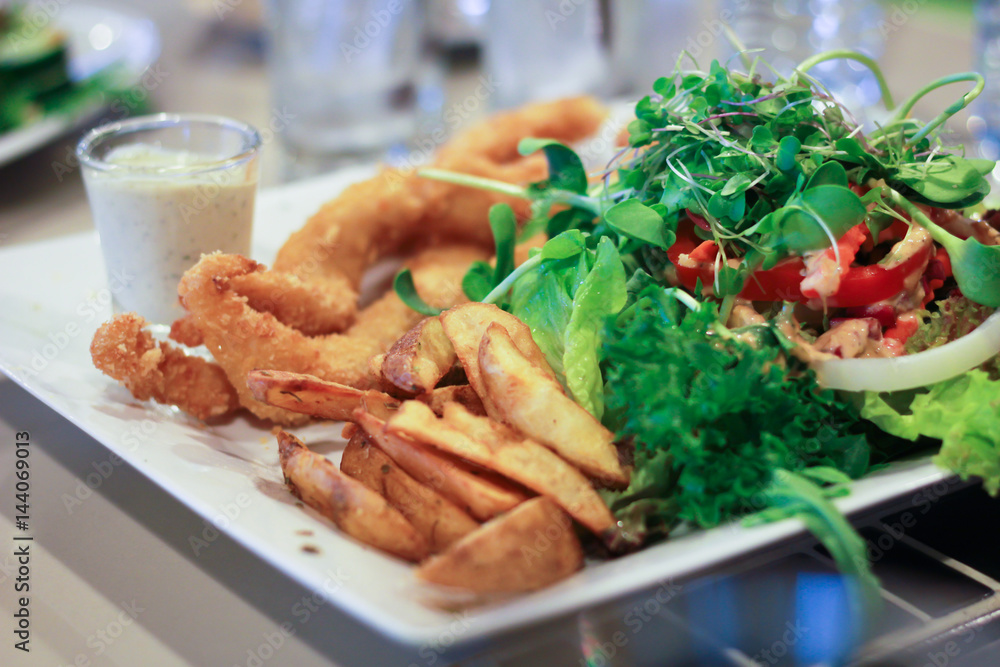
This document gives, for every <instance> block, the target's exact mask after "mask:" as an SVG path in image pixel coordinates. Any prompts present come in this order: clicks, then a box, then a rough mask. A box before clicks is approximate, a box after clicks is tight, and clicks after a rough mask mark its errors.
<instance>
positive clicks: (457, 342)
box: [248, 303, 630, 594]
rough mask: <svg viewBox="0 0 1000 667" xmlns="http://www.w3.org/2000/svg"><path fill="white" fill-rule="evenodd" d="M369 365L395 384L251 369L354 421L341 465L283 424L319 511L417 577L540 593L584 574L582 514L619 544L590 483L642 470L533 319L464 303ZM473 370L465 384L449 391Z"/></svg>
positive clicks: (284, 390)
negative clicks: (534, 331) (376, 386)
mask: <svg viewBox="0 0 1000 667" xmlns="http://www.w3.org/2000/svg"><path fill="white" fill-rule="evenodd" d="M369 363H370V367H371V371H372V374H373V376H374V377H377V378H379V381H380V382H381V383H382V386H383V387H385V388H386V390H387V391H388V392H389V393H383V392H379V391H370V390H369V391H362V390H358V389H352V388H350V387H344V386H342V385H337V384H335V383H331V382H324V381H321V380H318V379H316V378H313V377H310V376H305V375H296V374H292V373H277V372H270V371H255V372H253V373H251V374H250V377H249V378H248V385H249V386H250V387H251V390H252V391H253V393H254V396H255V397H257V398H258V399H259V400H262V401H264V402H266V403H269V404H271V405H276V406H278V407H284V408H287V409H291V410H295V411H297V412H303V413H306V414H312V415H314V416H318V417H323V418H328V419H344V420H348V421H350V422H351V423H349V424H347V425H346V426H345V427H344V430H343V433H344V436H345V437H348V438H350V441H349V442H348V444H347V447H346V448H345V450H344V452H343V457H342V459H341V467H340V470H339V471H338V470H337V469H336V466H334V465H333V464H332V463H331V462H330V461H328V460H327V459H326V458H325V457H322V456H319V455H317V454H313V453H312V452H309V451H308V450H307V449H306V448H305V447H304V446H303V445H302V443H300V442H298V441H297V440H295V439H294V437H292V436H290V435H288V434H287V433H284V432H282V433H280V434H279V436H278V439H279V444H280V446H279V451H280V455H281V464H282V469H283V470H284V471H285V477H286V481H287V482H288V484H289V486H290V488H291V489H292V491H293V492H294V493H296V495H299V496H300V497H301V498H302V499H303V501H304V502H305V503H306V504H307V505H309V506H310V507H313V508H315V509H317V510H319V511H320V512H321V513H323V514H324V515H325V516H327V517H329V518H331V519H332V520H333V521H334V522H335V523H336V524H337V525H338V526H339V527H340V528H341V529H343V530H344V531H345V532H346V533H348V534H349V535H352V536H354V537H355V538H357V539H359V540H361V541H363V542H365V543H367V544H372V545H374V546H377V547H379V548H380V549H383V550H385V551H388V552H389V553H392V554H395V555H398V556H400V557H403V558H407V559H409V560H413V561H416V562H419V563H420V566H419V567H418V569H417V570H416V576H417V577H418V578H420V579H422V580H424V581H426V582H430V583H434V584H439V585H443V586H448V587H458V588H462V589H464V590H466V591H468V592H472V593H483V594H495V593H512V592H523V591H530V590H535V589H537V588H541V587H543V586H546V585H549V584H551V583H553V582H556V581H559V580H560V579H563V578H565V577H567V576H569V575H571V574H572V573H573V572H575V571H577V570H578V569H579V568H580V567H582V563H583V552H582V548H581V545H580V542H579V539H578V538H577V535H576V533H575V532H574V521H575V522H576V523H579V524H580V525H581V526H583V527H584V528H586V529H588V530H589V531H591V532H592V533H594V534H595V535H596V536H598V537H599V538H600V539H601V540H603V541H604V543H605V544H606V545H607V546H609V547H611V548H612V550H616V549H617V548H618V545H619V543H620V541H621V540H620V537H621V533H620V529H619V528H618V525H617V521H616V520H615V517H614V515H613V514H612V512H611V510H610V509H609V508H608V506H607V505H606V504H605V502H604V501H603V500H602V498H601V496H600V495H599V494H598V492H597V491H596V490H595V487H594V484H595V483H597V484H599V485H602V486H609V487H618V488H620V487H623V486H626V485H627V484H628V480H629V474H630V470H629V469H627V468H626V467H624V466H623V465H622V464H621V463H620V461H619V458H618V450H617V448H616V446H615V443H614V436H613V434H612V433H611V432H610V431H608V430H607V429H606V428H604V427H603V426H602V425H601V424H600V422H598V421H597V420H596V419H595V418H594V417H593V416H592V415H591V414H590V413H588V412H587V411H586V410H584V409H583V408H582V407H580V406H579V405H577V404H576V403H575V402H574V401H573V400H572V399H571V398H569V397H568V396H567V395H566V392H565V391H564V390H563V388H562V386H561V385H560V384H559V381H558V380H557V379H556V377H555V374H554V373H553V371H552V369H551V368H550V367H549V365H548V363H547V362H546V361H545V357H544V355H543V354H542V352H541V350H540V349H539V348H538V346H537V345H536V344H535V342H534V340H533V339H532V338H531V331H530V330H529V328H528V327H527V325H525V324H524V323H523V322H521V321H520V320H518V319H517V318H515V317H514V316H512V315H510V314H509V313H506V312H504V311H502V310H500V309H499V308H497V307H496V306H492V305H487V304H482V303H467V304H464V305H461V306H457V307H455V308H452V309H450V310H448V311H445V312H444V313H442V314H441V315H440V316H439V317H436V318H435V317H430V318H426V319H424V320H422V321H421V322H420V324H418V325H417V326H416V327H414V328H413V329H411V330H410V331H409V332H408V333H407V334H406V335H404V336H403V337H402V338H400V339H399V340H398V341H397V342H396V343H395V344H394V345H393V346H392V347H391V348H390V349H389V350H388V351H387V352H385V353H384V354H380V355H376V356H374V357H372V358H371V359H370V361H369ZM459 364H460V365H459ZM456 371H457V372H456ZM462 372H464V374H465V376H466V378H467V379H468V383H469V384H467V385H461V384H459V385H455V386H438V385H440V384H441V383H442V382H448V381H456V379H457V381H461V374H462ZM390 394H391V395H390ZM394 396H400V397H404V399H402V400H401V399H397V398H394ZM408 396H412V398H405V397H408ZM533 494H538V495H537V496H535V495H533ZM482 521H485V522H486V523H485V524H483V525H479V522H482ZM431 554H434V555H431Z"/></svg>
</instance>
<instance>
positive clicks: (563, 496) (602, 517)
mask: <svg viewBox="0 0 1000 667" xmlns="http://www.w3.org/2000/svg"><path fill="white" fill-rule="evenodd" d="M386 430H387V431H388V432H389V433H390V434H399V435H403V436H409V437H410V438H411V439H413V440H416V441H418V442H426V443H429V444H431V445H433V446H434V447H437V448H438V449H441V450H443V451H445V452H448V453H450V454H454V455H455V456H460V457H462V458H464V459H467V460H469V461H472V462H473V463H478V464H479V465H481V466H483V467H486V468H489V469H490V470H495V471H496V472H498V473H500V474H502V475H505V476H507V477H509V478H510V479H512V480H514V481H516V482H519V483H521V484H523V485H524V486H526V487H528V488H529V489H531V490H532V491H536V492H538V493H539V494H541V495H544V496H546V497H548V498H550V499H551V500H552V501H553V502H555V503H557V504H558V505H560V506H561V507H562V508H563V509H564V510H566V512H568V513H569V514H570V515H571V516H572V517H573V518H575V519H576V520H577V521H579V522H580V523H581V524H583V525H584V526H586V527H587V528H589V529H590V530H591V531H593V532H594V533H595V534H596V535H599V536H601V537H604V538H607V539H610V538H611V537H612V534H613V533H614V529H615V525H616V524H615V518H614V516H613V515H612V514H611V511H610V510H608V507H607V505H605V504H604V501H603V500H601V497H600V496H599V495H597V492H596V491H594V488H593V487H592V486H591V485H590V482H588V481H587V479H586V478H585V477H584V476H583V475H582V474H581V473H580V472H579V471H578V470H577V469H576V468H574V467H573V466H571V465H570V464H569V463H567V462H566V461H564V460H563V459H561V458H559V456H557V455H556V454H554V453H553V452H551V451H550V450H548V449H546V448H545V447H543V446H541V445H539V444H538V443H537V442H534V441H532V440H529V439H527V438H524V437H522V436H519V435H518V434H517V433H515V432H513V431H512V430H511V429H509V428H507V427H506V426H503V425H502V424H498V423H496V422H494V421H491V420H490V419H487V418H486V417H477V416H475V415H472V414H470V413H469V412H468V411H467V410H465V409H464V408H463V407H462V406H460V405H457V404H451V405H447V406H445V411H444V418H443V419H438V418H437V417H436V416H435V415H434V413H433V412H431V409H430V408H428V407H427V406H425V405H424V404H423V403H418V402H416V401H406V402H405V403H403V405H402V406H401V407H400V409H399V410H398V411H397V412H396V414H395V415H394V416H393V417H392V418H391V419H390V420H389V421H388V422H387V424H386Z"/></svg>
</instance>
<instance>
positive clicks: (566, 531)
mask: <svg viewBox="0 0 1000 667" xmlns="http://www.w3.org/2000/svg"><path fill="white" fill-rule="evenodd" d="M581 567H583V549H581V547H580V541H579V540H578V539H577V537H576V535H575V534H574V532H573V522H572V521H571V520H570V518H569V517H568V516H567V515H566V513H565V512H563V511H562V510H561V509H559V507H558V506H557V505H556V504H555V503H553V502H552V501H551V500H549V499H547V498H545V497H539V498H533V499H531V500H528V501H526V502H524V503H522V504H521V505H519V506H518V507H516V508H514V509H513V510H511V511H510V512H508V513H506V514H504V515H502V516H499V517H497V518H496V519H493V520H492V521H490V522H488V523H486V524H484V525H483V526H482V527H481V528H479V530H477V531H475V532H473V533H471V534H469V535H466V536H465V537H464V538H462V539H461V540H459V541H458V542H456V543H455V544H453V545H452V546H451V547H450V548H449V549H448V550H447V551H445V552H444V553H442V554H439V555H437V556H433V557H431V558H429V559H428V560H426V561H424V562H423V563H422V564H421V565H420V566H419V567H418V568H417V570H416V576H417V578H419V579H422V580H424V581H426V582H429V583H433V584H440V585H443V586H453V587H456V588H461V589H464V590H466V591H471V592H474V593H522V592H526V591H533V590H537V589H539V588H543V587H545V586H548V585H550V584H554V583H555V582H557V581H560V580H561V579H565V578H566V577H568V576H570V575H571V574H573V573H574V572H576V571H577V570H579V569H580V568H581Z"/></svg>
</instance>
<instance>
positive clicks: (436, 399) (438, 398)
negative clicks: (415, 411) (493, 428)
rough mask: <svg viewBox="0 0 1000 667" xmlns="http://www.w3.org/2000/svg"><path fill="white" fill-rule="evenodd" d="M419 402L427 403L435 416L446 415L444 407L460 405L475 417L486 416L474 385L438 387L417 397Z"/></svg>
mask: <svg viewBox="0 0 1000 667" xmlns="http://www.w3.org/2000/svg"><path fill="white" fill-rule="evenodd" d="M417 400H418V401H420V402H422V403H426V404H427V405H428V406H430V409H431V410H433V411H434V413H435V414H438V415H440V414H444V406H446V405H448V404H449V403H458V404H459V405H461V406H462V407H463V408H465V409H466V410H468V411H469V412H471V413H472V414H474V415H481V416H484V417H485V416H486V408H485V407H483V401H482V400H481V399H480V398H479V394H477V393H476V390H475V389H473V388H472V385H468V384H458V385H452V386H450V387H437V388H435V389H433V390H431V391H429V392H427V393H426V394H420V395H419V396H417Z"/></svg>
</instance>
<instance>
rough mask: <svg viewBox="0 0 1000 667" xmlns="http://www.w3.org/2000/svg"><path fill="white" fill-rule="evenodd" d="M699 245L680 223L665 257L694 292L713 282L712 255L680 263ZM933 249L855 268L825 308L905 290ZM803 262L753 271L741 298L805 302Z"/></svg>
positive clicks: (701, 254) (790, 261)
mask: <svg viewBox="0 0 1000 667" xmlns="http://www.w3.org/2000/svg"><path fill="white" fill-rule="evenodd" d="M699 245H704V244H703V243H702V242H701V241H699V240H698V239H697V237H695V236H694V231H693V229H692V227H691V226H690V225H685V224H684V223H683V222H682V223H681V225H680V226H679V227H678V230H677V242H676V243H674V245H672V246H671V247H670V249H669V250H667V257H668V258H669V259H670V261H671V262H672V263H673V265H674V267H675V268H676V271H677V278H678V280H679V281H680V284H681V285H683V286H684V287H686V288H687V289H690V290H693V289H694V288H695V285H696V284H697V282H698V281H699V280H701V283H702V285H711V284H713V283H714V282H715V262H714V260H715V255H716V254H717V253H718V249H716V250H715V252H709V250H710V249H709V248H706V247H700V248H698V253H697V254H696V257H695V258H691V257H689V258H688V259H689V261H690V260H691V259H694V260H695V262H694V266H683V265H682V264H680V263H679V262H680V256H681V255H691V253H692V252H693V251H694V250H695V248H696V247H698V246H699ZM931 250H932V246H930V245H929V246H926V247H924V248H921V249H920V250H919V251H917V252H916V253H914V254H913V256H912V257H910V258H909V259H907V260H906V261H905V262H903V263H901V264H898V265H897V266H894V267H892V268H886V267H885V266H882V265H880V264H872V265H870V266H854V267H851V268H850V269H848V271H847V272H846V273H845V274H844V276H843V277H842V278H841V279H840V289H838V290H837V293H836V294H834V295H833V296H831V297H829V298H827V300H826V305H828V306H830V307H832V308H851V307H856V306H867V305H869V304H873V303H876V302H879V301H883V300H885V299H888V298H889V297H892V296H895V295H897V294H899V293H900V292H902V291H903V290H904V289H906V280H907V278H909V277H910V276H911V275H912V274H913V273H914V272H915V271H920V270H922V269H923V267H924V266H926V264H927V262H928V260H929V259H930V255H931ZM804 271H805V263H804V262H803V261H802V259H801V258H799V257H789V258H788V259H784V260H782V261H780V262H778V263H777V264H776V265H775V266H774V267H773V268H770V269H766V270H760V271H755V272H754V274H753V275H752V276H750V279H749V280H748V281H747V284H746V286H745V287H744V288H743V291H742V292H740V296H741V297H743V298H744V299H749V300H750V301H808V300H809V299H808V298H807V297H806V296H804V295H803V294H802V289H801V288H800V284H801V282H802V277H803V272H804Z"/></svg>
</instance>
